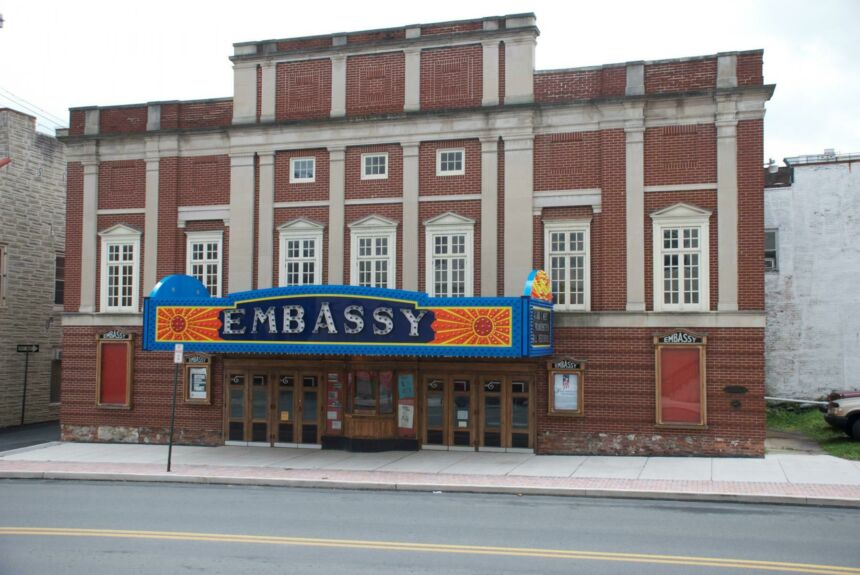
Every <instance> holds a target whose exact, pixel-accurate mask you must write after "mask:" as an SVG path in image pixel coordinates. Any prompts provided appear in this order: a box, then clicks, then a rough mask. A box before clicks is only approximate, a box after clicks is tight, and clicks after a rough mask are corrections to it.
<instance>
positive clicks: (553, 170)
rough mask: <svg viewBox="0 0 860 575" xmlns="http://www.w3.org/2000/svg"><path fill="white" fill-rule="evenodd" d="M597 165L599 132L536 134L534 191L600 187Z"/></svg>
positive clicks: (598, 160)
mask: <svg viewBox="0 0 860 575" xmlns="http://www.w3.org/2000/svg"><path fill="white" fill-rule="evenodd" d="M600 168H601V161H600V132H572V133H566V134H551V135H546V136H535V140H534V188H535V191H541V190H568V189H577V188H597V187H600V175H601V172H600Z"/></svg>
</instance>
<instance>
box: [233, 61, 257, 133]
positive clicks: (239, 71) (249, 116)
mask: <svg viewBox="0 0 860 575" xmlns="http://www.w3.org/2000/svg"><path fill="white" fill-rule="evenodd" d="M256 121H257V65H256V64H234V65H233V123H234V124H253V123H255V122H256Z"/></svg>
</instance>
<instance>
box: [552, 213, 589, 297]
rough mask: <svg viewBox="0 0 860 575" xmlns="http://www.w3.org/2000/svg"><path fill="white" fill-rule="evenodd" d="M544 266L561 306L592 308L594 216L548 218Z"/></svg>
mask: <svg viewBox="0 0 860 575" xmlns="http://www.w3.org/2000/svg"><path fill="white" fill-rule="evenodd" d="M543 228H544V266H545V268H544V269H546V271H547V273H549V277H550V283H551V287H552V298H553V302H555V309H557V310H581V311H589V310H591V218H588V219H583V220H559V221H553V220H550V221H544V223H543Z"/></svg>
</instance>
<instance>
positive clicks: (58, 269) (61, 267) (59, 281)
mask: <svg viewBox="0 0 860 575" xmlns="http://www.w3.org/2000/svg"><path fill="white" fill-rule="evenodd" d="M65 293H66V256H65V255H64V254H57V256H56V257H55V258H54V305H63V298H64V296H65Z"/></svg>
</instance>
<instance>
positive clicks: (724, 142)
mask: <svg viewBox="0 0 860 575" xmlns="http://www.w3.org/2000/svg"><path fill="white" fill-rule="evenodd" d="M735 118H736V116H735V102H734V100H731V99H728V100H724V101H718V102H717V122H716V125H717V225H718V228H717V266H718V268H719V284H720V285H719V294H718V296H717V309H718V310H719V311H737V309H738V137H737V130H738V122H737V120H736V119H735Z"/></svg>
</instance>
